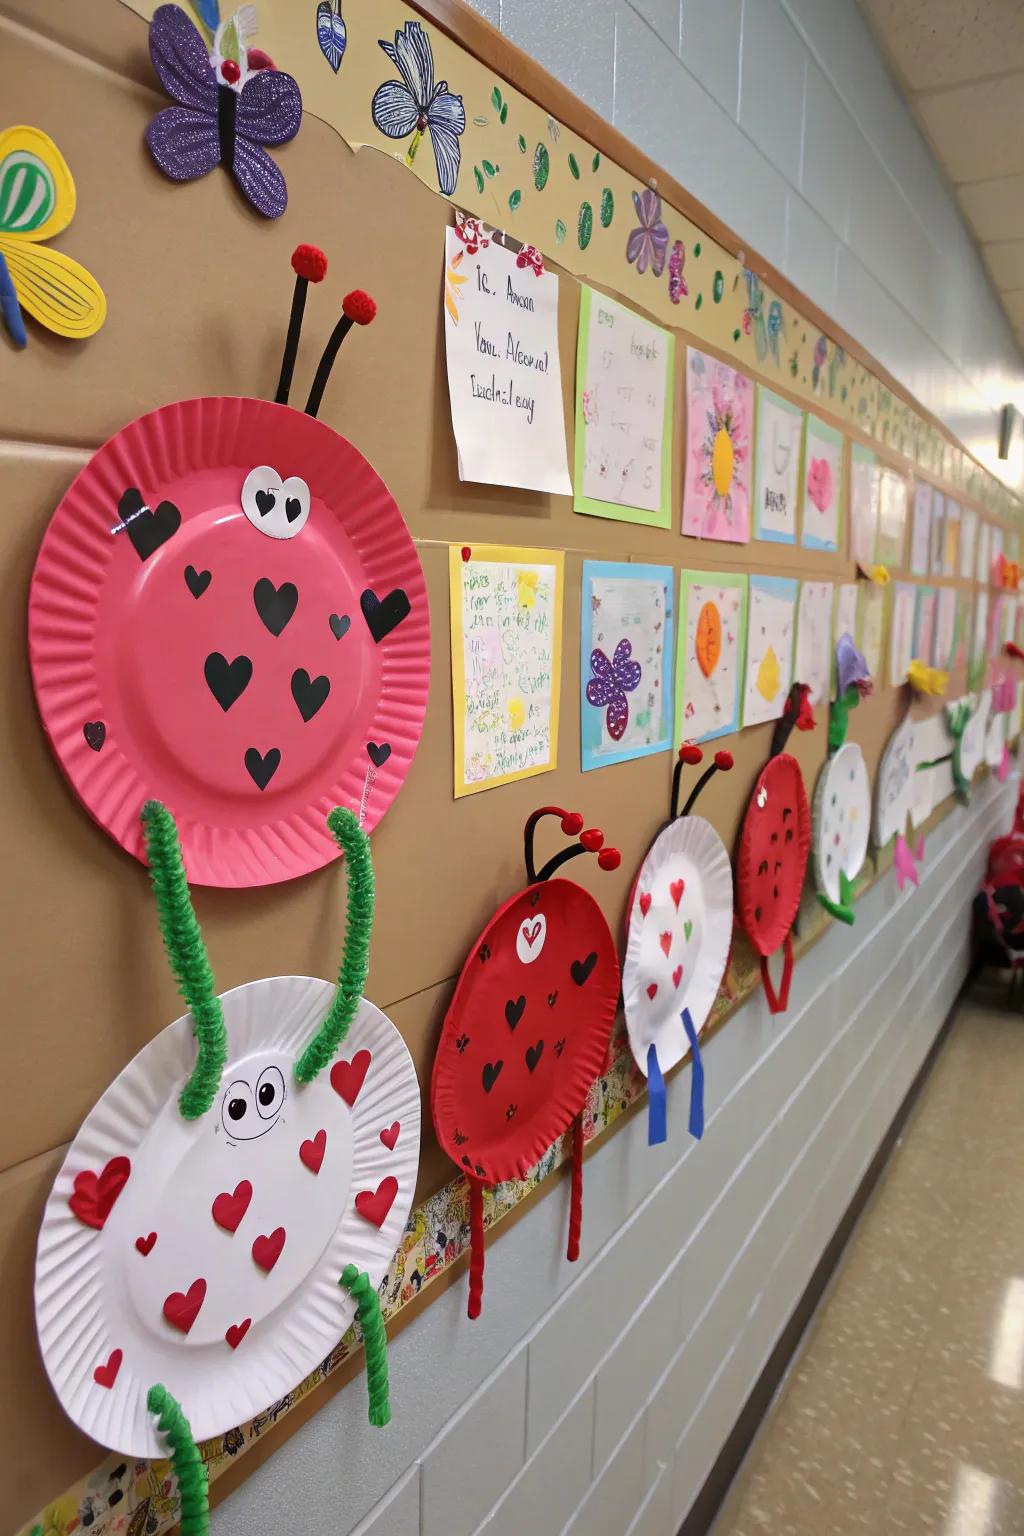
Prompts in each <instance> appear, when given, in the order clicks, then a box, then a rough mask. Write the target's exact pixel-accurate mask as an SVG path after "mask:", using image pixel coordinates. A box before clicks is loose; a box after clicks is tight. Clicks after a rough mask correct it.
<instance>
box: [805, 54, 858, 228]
mask: <svg viewBox="0 0 1024 1536" xmlns="http://www.w3.org/2000/svg"><path fill="white" fill-rule="evenodd" d="M858 133H859V129H858V128H857V126H856V124H855V123H854V121H853V118H852V117H851V116H850V114H849V112H847V110H846V108H845V107H844V106H843V104H842V102H841V101H840V100H839V97H838V96H837V95H836V93H835V91H834V89H833V87H832V85H831V84H830V82H829V81H828V80H826V79H825V76H824V75H823V74H822V72H821V70H820V69H819V68H818V66H817V64H815V62H814V60H813V59H811V58H808V61H807V79H806V82H805V85H804V122H803V157H802V161H801V179H800V190H801V191H802V193H803V195H804V197H805V198H806V199H807V201H808V202H809V203H810V205H811V207H812V208H814V209H815V210H816V211H817V212H818V213H819V214H820V216H821V217H822V218H823V219H824V220H825V222H826V223H827V224H829V225H831V227H832V229H833V230H834V231H835V233H836V234H837V235H838V236H839V238H840V239H841V240H845V239H846V238H847V236H848V233H849V228H850V146H851V143H852V141H853V136H854V135H855V134H858ZM790 179H792V178H790Z"/></svg>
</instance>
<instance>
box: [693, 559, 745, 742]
mask: <svg viewBox="0 0 1024 1536" xmlns="http://www.w3.org/2000/svg"><path fill="white" fill-rule="evenodd" d="M746 629H747V578H746V576H731V575H726V574H724V573H722V572H712V571H684V572H683V577H682V592H681V594H680V598H679V659H678V661H677V663H676V740H677V741H678V742H683V741H710V740H711V738H712V737H714V736H727V735H729V734H730V732H732V731H738V730H739V728H740V685H741V683H742V678H743V658H744V653H745V643H744V642H745V639H746Z"/></svg>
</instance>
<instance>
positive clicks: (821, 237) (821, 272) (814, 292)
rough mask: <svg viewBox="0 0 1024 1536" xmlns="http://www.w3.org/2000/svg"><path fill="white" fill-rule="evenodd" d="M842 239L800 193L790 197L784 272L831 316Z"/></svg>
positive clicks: (833, 307)
mask: <svg viewBox="0 0 1024 1536" xmlns="http://www.w3.org/2000/svg"><path fill="white" fill-rule="evenodd" d="M838 250H839V242H838V241H837V240H836V237H835V235H834V234H833V233H832V231H831V229H829V227H828V225H827V224H826V223H825V222H824V220H823V219H820V218H819V217H818V215H817V214H816V213H815V212H814V210H813V208H810V207H809V206H808V205H807V203H805V202H804V200H803V198H802V197H801V196H800V195H799V193H797V192H791V193H790V194H789V199H788V211H787V225H786V259H785V262H784V263H783V268H782V270H783V272H785V274H786V276H787V277H788V278H789V280H790V282H793V283H796V285H797V287H798V288H801V289H802V290H803V291H804V293H806V294H807V296H808V298H811V299H813V300H814V302H815V304H818V305H820V306H821V308H822V309H823V310H824V311H825V313H826V314H827V315H832V314H834V313H835V304H836V255H837V253H838Z"/></svg>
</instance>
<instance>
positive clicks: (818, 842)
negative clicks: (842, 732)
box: [814, 741, 871, 904]
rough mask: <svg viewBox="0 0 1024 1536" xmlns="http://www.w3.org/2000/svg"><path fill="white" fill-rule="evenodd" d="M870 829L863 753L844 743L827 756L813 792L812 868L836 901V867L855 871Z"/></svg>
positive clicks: (850, 876)
mask: <svg viewBox="0 0 1024 1536" xmlns="http://www.w3.org/2000/svg"><path fill="white" fill-rule="evenodd" d="M870 827H871V784H870V782H869V780H868V768H867V764H866V763H865V761H864V754H863V752H862V751H861V749H860V747H859V746H858V745H857V743H856V742H855V741H847V742H844V744H843V745H842V746H841V747H840V748H839V751H838V752H837V753H836V754H835V756H834V757H830V758H829V759H828V761H827V762H826V764H825V766H824V768H822V770H821V773H820V775H819V777H818V787H817V789H816V790H815V794H814V872H815V878H816V880H817V885H818V889H819V891H821V892H822V893H823V894H824V895H825V896H827V897H828V899H829V901H832V902H835V903H837V904H838V903H839V902H840V900H841V899H842V898H841V895H840V887H839V875H840V871H841V872H842V873H843V874H844V875H845V876H846V878H847V879H848V880H855V879H856V878H857V876H858V875H859V874H860V871H861V868H862V866H863V864H864V860H865V858H866V857H867V851H868V832H869V830H870Z"/></svg>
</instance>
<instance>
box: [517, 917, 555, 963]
mask: <svg viewBox="0 0 1024 1536" xmlns="http://www.w3.org/2000/svg"><path fill="white" fill-rule="evenodd" d="M547 936H548V920H547V918H546V917H545V916H544V913H543V912H535V913H534V914H533V915H532V916H531V917H528V918H526V919H525V920H524V921H523V922H521V923H520V924H519V931H518V932H517V934H516V954H517V955H518V956H519V958H520V960H521V961H522V962H523V964H524V965H529V964H530V962H531V961H532V960H536V959H537V957H538V955H539V954H540V952H541V950H542V949H543V948H544V940H545V939H546V938H547Z"/></svg>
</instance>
